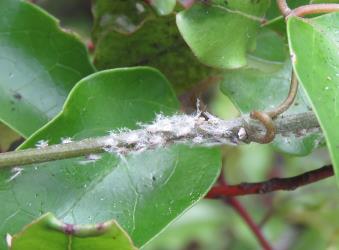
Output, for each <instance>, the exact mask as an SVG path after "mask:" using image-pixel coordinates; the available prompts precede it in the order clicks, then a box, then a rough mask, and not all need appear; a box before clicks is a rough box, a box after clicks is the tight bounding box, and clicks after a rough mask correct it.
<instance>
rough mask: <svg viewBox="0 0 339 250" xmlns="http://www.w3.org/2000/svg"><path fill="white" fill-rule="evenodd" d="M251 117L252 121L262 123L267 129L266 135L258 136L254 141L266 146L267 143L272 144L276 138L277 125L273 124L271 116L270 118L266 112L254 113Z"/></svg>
mask: <svg viewBox="0 0 339 250" xmlns="http://www.w3.org/2000/svg"><path fill="white" fill-rule="evenodd" d="M250 117H251V118H252V119H255V120H258V121H260V122H261V123H262V124H263V125H264V126H265V128H266V133H265V135H263V136H256V137H254V138H253V139H252V140H253V141H255V142H257V143H261V144H266V143H270V142H271V141H273V139H274V137H275V132H276V128H275V125H274V123H273V120H272V118H271V116H269V115H268V114H267V113H265V112H260V111H252V112H251V114H250Z"/></svg>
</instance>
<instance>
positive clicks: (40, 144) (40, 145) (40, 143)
mask: <svg viewBox="0 0 339 250" xmlns="http://www.w3.org/2000/svg"><path fill="white" fill-rule="evenodd" d="M47 146H48V141H46V140H40V141H38V142H37V143H36V144H35V147H37V148H45V147H47Z"/></svg>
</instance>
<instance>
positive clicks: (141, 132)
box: [0, 112, 320, 168]
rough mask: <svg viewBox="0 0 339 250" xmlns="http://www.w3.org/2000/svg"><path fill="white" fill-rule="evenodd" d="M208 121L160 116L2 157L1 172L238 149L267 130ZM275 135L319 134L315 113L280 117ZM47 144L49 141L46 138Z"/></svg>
mask: <svg viewBox="0 0 339 250" xmlns="http://www.w3.org/2000/svg"><path fill="white" fill-rule="evenodd" d="M204 115H205V116H206V115H207V116H208V118H209V119H208V120H205V119H204V118H203V117H201V113H198V114H196V115H184V114H182V115H173V116H171V117H165V116H162V115H158V116H157V118H156V120H155V121H154V122H153V123H150V124H141V125H140V129H137V130H122V131H117V132H114V133H111V134H110V135H109V136H103V137H95V138H88V139H84V140H81V141H76V142H67V144H57V145H52V146H46V147H42V148H33V149H25V150H19V151H14V152H7V153H1V154H0V168H3V167H11V166H13V167H14V166H22V165H29V164H33V163H41V162H47V161H53V160H58V159H66V158H72V157H78V156H85V155H89V154H95V153H101V152H105V151H108V152H110V153H114V154H118V155H126V154H129V153H138V152H141V151H144V150H149V149H156V148H161V147H165V146H168V145H171V144H189V145H202V146H215V145H225V144H229V145H238V144H241V143H249V142H252V141H254V140H255V138H257V137H258V135H259V134H261V133H263V132H264V131H265V128H263V126H262V125H261V124H260V123H258V122H257V121H255V120H252V119H250V118H249V117H248V116H243V117H240V118H237V119H235V120H229V121H225V120H222V119H219V118H217V117H214V116H212V115H211V114H208V113H205V114H204ZM275 127H276V133H277V134H281V135H282V136H288V135H295V136H300V135H307V134H312V133H314V132H317V131H320V126H319V123H318V121H317V119H316V117H315V115H314V113H313V112H305V113H301V114H296V115H288V116H284V117H282V116H281V117H279V119H277V120H275ZM44 139H45V140H46V141H48V140H50V138H44Z"/></svg>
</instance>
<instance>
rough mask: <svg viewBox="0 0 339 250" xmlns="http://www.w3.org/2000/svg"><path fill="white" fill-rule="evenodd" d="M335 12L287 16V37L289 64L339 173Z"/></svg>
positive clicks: (338, 18)
mask: <svg viewBox="0 0 339 250" xmlns="http://www.w3.org/2000/svg"><path fill="white" fill-rule="evenodd" d="M338 23H339V13H334V14H327V15H323V16H320V17H317V18H313V19H302V18H297V17H291V18H289V20H288V24H287V28H288V39H289V45H290V49H291V52H292V54H293V55H294V59H293V66H294V69H295V71H296V74H297V76H298V79H299V81H300V83H301V84H302V85H303V87H304V89H305V91H306V94H307V96H308V97H309V100H310V102H311V104H312V106H313V109H314V112H315V113H316V115H317V117H318V120H319V122H320V125H321V128H322V130H323V133H324V135H325V139H326V142H327V146H328V148H329V151H330V155H331V158H332V162H333V165H334V169H335V173H336V175H337V177H338V174H339V172H338V171H339V131H338V124H339V74H338V72H339V54H338V51H339V33H338Z"/></svg>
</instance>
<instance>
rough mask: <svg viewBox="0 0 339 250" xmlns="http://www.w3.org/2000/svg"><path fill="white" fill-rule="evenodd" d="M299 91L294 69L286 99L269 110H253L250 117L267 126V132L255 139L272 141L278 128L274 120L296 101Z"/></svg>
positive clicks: (261, 141)
mask: <svg viewBox="0 0 339 250" xmlns="http://www.w3.org/2000/svg"><path fill="white" fill-rule="evenodd" d="M297 92H298V79H297V77H296V75H295V73H294V71H293V70H292V75H291V84H290V90H289V92H288V95H287V97H286V99H285V100H284V101H283V102H282V103H281V104H280V105H279V106H278V107H277V108H275V109H274V110H272V111H268V112H260V111H252V112H251V114H250V117H251V118H252V119H255V120H258V121H260V122H261V123H262V124H263V125H264V126H265V128H266V134H265V135H264V136H262V137H256V138H254V139H253V141H255V142H258V143H261V144H266V143H270V142H271V141H273V140H274V137H275V133H276V128H275V126H274V123H273V120H272V119H274V118H276V117H277V116H278V115H280V114H282V113H283V112H285V111H286V110H287V109H288V108H289V107H290V106H291V105H292V103H293V102H294V100H295V97H296V96H297Z"/></svg>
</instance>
